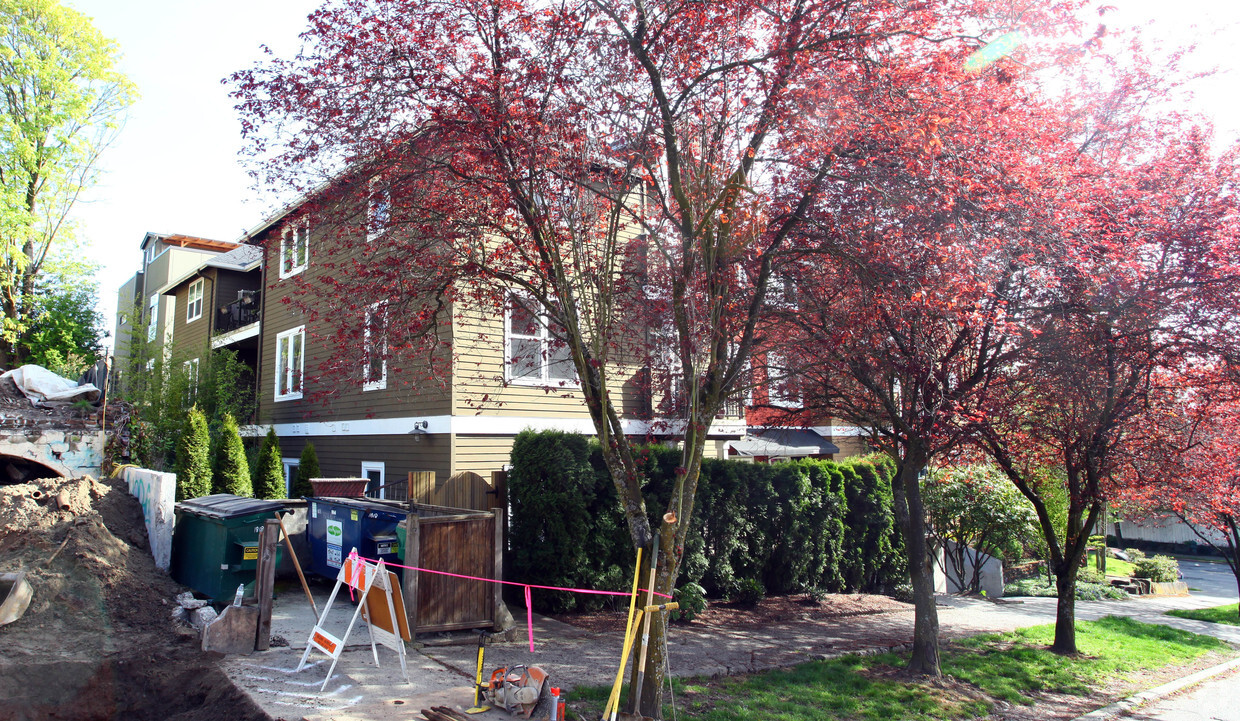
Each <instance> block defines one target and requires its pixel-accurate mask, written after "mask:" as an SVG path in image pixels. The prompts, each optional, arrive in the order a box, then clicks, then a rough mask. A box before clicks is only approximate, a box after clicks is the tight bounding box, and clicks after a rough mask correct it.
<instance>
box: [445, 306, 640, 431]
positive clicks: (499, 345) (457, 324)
mask: <svg viewBox="0 0 1240 721" xmlns="http://www.w3.org/2000/svg"><path fill="white" fill-rule="evenodd" d="M453 324H454V326H453V336H454V337H455V338H457V339H458V340H457V344H456V347H455V351H456V361H455V363H454V368H453V373H454V383H453V386H452V388H453V408H454V412H455V413H456V414H457V415H472V414H474V413H476V412H478V411H479V410H481V411H482V412H484V413H486V414H487V415H496V416H540V417H566V418H587V419H588V418H589V413H588V411H587V410H586V407H585V403H584V401H583V400H582V396H581V391H580V390H577V389H574V388H572V387H562V386H559V385H552V386H549V387H542V386H530V385H522V384H518V383H510V384H505V382H504V317H503V314H502V313H494V312H489V311H488V312H485V313H484V312H481V311H479V310H478V309H477V308H472V309H465V310H461V311H460V312H458V313H457V314H456V315H455V316H454V319H453ZM609 381H610V383H609V384H610V387H611V389H612V393H613V394H614V395H613V397H614V398H618V399H619V400H620V403H619V405H620V412H621V414H622V415H623V416H626V417H640V414H641V412H642V410H643V409H644V405H645V404H644V398H643V391H644V388H643V386H644V383H643V381H642V374H641V373H640V371H639V369H638V368H636V367H634V366H632V365H629V366H619V365H615V366H613V367H612V368H611V369H610V374H609Z"/></svg>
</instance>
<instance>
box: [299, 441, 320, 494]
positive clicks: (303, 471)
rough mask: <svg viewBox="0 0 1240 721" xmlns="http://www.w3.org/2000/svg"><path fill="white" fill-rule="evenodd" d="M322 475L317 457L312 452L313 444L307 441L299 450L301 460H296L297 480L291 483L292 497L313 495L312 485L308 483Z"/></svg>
mask: <svg viewBox="0 0 1240 721" xmlns="http://www.w3.org/2000/svg"><path fill="white" fill-rule="evenodd" d="M322 477H323V472H322V471H320V470H319V457H318V456H317V455H315V453H314V444H313V443H307V444H306V447H305V449H304V450H302V452H301V460H299V461H298V462H297V482H296V483H294V484H293V498H301V497H303V496H313V495H314V487H313V486H311V485H310V479H311V478H322Z"/></svg>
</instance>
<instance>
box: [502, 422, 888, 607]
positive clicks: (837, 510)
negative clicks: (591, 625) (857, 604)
mask: <svg viewBox="0 0 1240 721" xmlns="http://www.w3.org/2000/svg"><path fill="white" fill-rule="evenodd" d="M641 454H642V455H641V458H642V460H643V463H644V471H645V477H646V479H647V480H646V500H647V505H646V510H647V512H648V513H649V514H650V520H651V524H652V525H655V527H657V523H658V522H659V520H660V517H661V516H662V514H663V512H664V510H665V509H666V506H667V502H668V500H669V497H670V495H671V489H672V481H673V478H674V474H675V469H676V468H677V466H679V464H680V451H679V450H676V449H673V448H667V447H662V446H647V447H644V448H643V449H641ZM893 471H894V465H893V464H891V463H890V462H889V461H885V460H883V459H881V458H867V459H862V460H856V461H848V462H843V463H836V462H832V461H811V460H803V461H794V462H786V463H778V464H774V465H764V464H754V463H743V462H739V461H721V460H715V459H707V460H704V461H703V464H702V477H701V480H700V481H699V484H698V493H697V499H696V505H695V508H694V512H693V516H692V519H691V521H690V522H691V524H692V525H691V527H690V533H689V534H688V536H687V539H686V543H685V555H684V558H683V561H682V564H681V573H680V578H679V579H678V583H677V585H678V586H684V585H686V584H689V583H697V584H700V585H701V586H702V587H703V588H704V589H705V591H706V594H707V595H708V596H710V597H713V598H734V597H736V596H737V594H738V593H739V592H740V591H741V589H742V588H753V587H755V584H758V585H760V587H761V588H764V589H765V590H766V592H767V593H770V594H786V593H794V592H800V591H807V590H810V589H819V590H822V591H827V592H885V591H886V592H889V591H891V590H893V589H894V587H895V586H896V585H897V584H899V583H901V582H905V581H906V580H907V573H906V572H905V565H904V561H903V553H902V551H903V546H902V544H901V543H900V541H899V532H898V529H897V528H896V526H895V519H894V514H893V513H892V510H891V476H892V473H893ZM508 491H509V502H510V504H511V512H512V516H511V520H510V525H509V548H510V551H509V554H508V556H507V561H508V567H509V569H510V571H509V574H510V575H509V577H510V578H511V579H513V580H521V581H528V582H530V583H537V584H540V585H549V586H572V587H578V588H600V589H607V590H621V589H625V588H627V586H628V584H629V582H630V579H631V578H632V576H631V573H632V565H633V560H634V552H633V550H632V542H631V540H630V537H629V533H628V526H627V524H626V523H625V522H624V518H623V515H622V514H621V512H620V507H619V504H618V502H617V496H616V490H615V486H614V485H613V483H612V481H611V479H610V477H609V476H608V474H607V472H606V468H605V466H604V464H603V460H602V454H601V453H600V451H599V449H598V447H597V444H595V443H593V442H591V441H588V440H587V439H585V438H583V437H581V436H577V435H574V434H567V433H560V432H554V431H552V432H543V433H535V432H533V431H525V432H523V433H521V434H520V435H518V436H517V439H516V442H515V443H514V445H513V450H512V471H511V472H510V474H509V477H508ZM604 602H605V597H596V596H573V595H570V594H557V593H537V592H536V593H535V596H534V604H535V607H536V608H538V609H539V610H542V611H549V612H559V611H565V610H570V609H574V608H587V609H588V608H596V607H598V606H599V605H601V604H602V603H604Z"/></svg>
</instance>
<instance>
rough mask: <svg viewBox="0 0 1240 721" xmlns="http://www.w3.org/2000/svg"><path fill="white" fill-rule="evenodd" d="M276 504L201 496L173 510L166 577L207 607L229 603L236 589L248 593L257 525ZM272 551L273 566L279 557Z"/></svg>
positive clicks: (255, 557)
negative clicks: (205, 601) (168, 574)
mask: <svg viewBox="0 0 1240 721" xmlns="http://www.w3.org/2000/svg"><path fill="white" fill-rule="evenodd" d="M283 510H284V504H283V502H281V501H263V500H259V499H256V498H244V497H242V496H234V495H232V494H229V493H219V494H216V495H214V496H203V497H202V498H193V499H190V500H188V501H182V502H180V503H178V504H177V505H176V515H177V523H176V529H175V530H174V531H173V533H172V567H171V572H172V577H173V578H174V579H176V580H177V581H178V582H180V583H182V584H184V585H186V586H189V587H190V588H192V589H194V590H195V591H197V592H199V593H201V594H202V595H204V596H207V597H209V598H211V599H212V600H213V601H219V602H225V601H230V600H232V598H233V596H234V594H236V592H237V586H238V585H239V584H245V586H246V595H253V593H254V573H255V571H256V570H257V568H258V536H259V533H261V532H262V530H263V522H264V521H266V520H267V519H269V518H275V516H274V515H273V514H274V513H275V512H277V511H283ZM282 550H283V549H281V548H280V546H279V545H277V546H276V561H277V563H278V562H279V559H280V556H281V555H282V554H281V551H282Z"/></svg>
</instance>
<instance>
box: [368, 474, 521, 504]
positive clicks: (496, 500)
mask: <svg viewBox="0 0 1240 721" xmlns="http://www.w3.org/2000/svg"><path fill="white" fill-rule="evenodd" d="M507 479H508V474H507V473H504V472H503V471H495V472H494V473H492V474H491V482H490V483H487V481H486V479H485V478H483V477H482V476H480V475H478V474H477V473H473V472H471V471H463V472H461V473H457V474H456V475H454V476H452V477H450V478H448V479H447V480H446V481H444V482H443V483H438V482H437V481H436V479H435V472H434V471H412V472H410V473H409V478H408V480H407V481H406V484H405V488H404V489H400V488H395V487H393V488H392V489H391V491H390V492H389V495H388V498H396V499H397V500H402V501H413V502H414V503H421V504H426V505H433V506H447V507H450V508H465V509H469V510H473V511H489V510H491V509H492V508H504V507H506V506H507V505H508V488H507ZM393 485H394V486H395V484H393ZM402 495H403V496H404V497H401V496H402Z"/></svg>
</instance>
